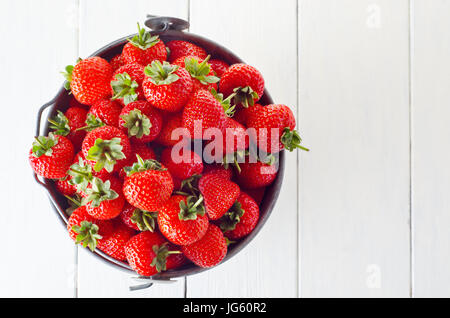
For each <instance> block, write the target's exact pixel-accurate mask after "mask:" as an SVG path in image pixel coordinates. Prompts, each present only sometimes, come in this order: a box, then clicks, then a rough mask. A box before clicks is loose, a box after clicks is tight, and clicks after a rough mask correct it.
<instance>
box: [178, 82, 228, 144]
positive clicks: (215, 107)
mask: <svg viewBox="0 0 450 318" xmlns="http://www.w3.org/2000/svg"><path fill="white" fill-rule="evenodd" d="M182 120H183V126H184V127H186V128H187V129H188V131H189V133H190V137H191V138H192V139H194V138H195V139H207V138H208V136H206V135H204V133H205V132H206V130H207V129H209V128H215V129H218V130H219V131H220V132H222V133H223V132H224V129H225V126H226V122H227V116H226V115H225V111H224V110H223V108H222V105H221V104H220V103H219V102H218V101H217V100H216V99H215V98H214V96H213V95H212V94H211V93H210V92H208V91H205V90H198V91H196V92H195V93H194V94H193V95H192V97H191V99H190V100H189V102H188V104H187V105H186V106H185V107H184V110H183V118H182ZM209 132H213V131H212V130H210V131H209ZM210 137H211V136H209V138H210Z"/></svg>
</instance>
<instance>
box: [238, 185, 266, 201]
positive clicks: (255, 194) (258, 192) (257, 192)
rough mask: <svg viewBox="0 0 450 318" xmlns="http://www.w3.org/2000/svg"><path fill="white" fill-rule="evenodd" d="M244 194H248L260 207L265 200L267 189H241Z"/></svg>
mask: <svg viewBox="0 0 450 318" xmlns="http://www.w3.org/2000/svg"><path fill="white" fill-rule="evenodd" d="M241 191H242V192H245V193H247V194H248V195H249V196H251V197H252V198H253V200H255V202H256V203H257V204H258V205H260V204H261V202H262V200H263V198H264V193H265V192H266V187H261V188H254V189H241Z"/></svg>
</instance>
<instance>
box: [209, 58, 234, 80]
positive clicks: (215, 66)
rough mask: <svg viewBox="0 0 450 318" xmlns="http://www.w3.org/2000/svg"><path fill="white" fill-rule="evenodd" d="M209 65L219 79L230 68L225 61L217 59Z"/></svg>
mask: <svg viewBox="0 0 450 318" xmlns="http://www.w3.org/2000/svg"><path fill="white" fill-rule="evenodd" d="M209 65H210V66H211V68H212V70H213V71H214V74H216V76H217V77H222V76H223V74H224V73H225V71H226V70H227V69H228V68H229V67H230V66H229V65H228V64H227V63H225V62H224V61H222V60H217V59H213V60H210V61H209Z"/></svg>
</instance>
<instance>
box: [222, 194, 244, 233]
mask: <svg viewBox="0 0 450 318" xmlns="http://www.w3.org/2000/svg"><path fill="white" fill-rule="evenodd" d="M244 213H245V211H244V210H243V209H242V205H241V203H239V202H238V201H236V202H235V203H234V204H233V206H232V207H231V208H230V210H229V211H228V212H227V213H225V214H224V215H223V216H222V217H221V218H220V221H219V222H220V224H219V226H220V229H221V230H222V231H223V232H226V231H232V230H234V229H235V228H236V224H238V223H239V222H240V221H241V217H242V216H243V215H244Z"/></svg>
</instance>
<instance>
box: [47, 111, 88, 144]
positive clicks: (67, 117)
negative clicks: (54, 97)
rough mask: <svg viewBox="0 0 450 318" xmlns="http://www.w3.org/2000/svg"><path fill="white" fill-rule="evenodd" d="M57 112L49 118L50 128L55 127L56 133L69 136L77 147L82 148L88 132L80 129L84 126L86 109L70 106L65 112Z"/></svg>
mask: <svg viewBox="0 0 450 318" xmlns="http://www.w3.org/2000/svg"><path fill="white" fill-rule="evenodd" d="M57 112H58V114H57V115H56V116H55V117H53V118H51V119H49V120H48V121H49V122H50V129H53V130H54V134H56V135H60V136H65V137H67V139H69V140H70V141H71V142H72V144H73V145H74V147H75V148H80V147H81V143H82V142H83V139H84V137H85V135H86V132H85V131H82V130H78V129H79V128H80V127H83V126H84V122H85V120H86V116H87V111H86V109H84V108H81V107H69V108H68V109H67V110H66V112H65V113H64V114H63V113H62V112H61V111H59V110H58V111H57Z"/></svg>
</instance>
